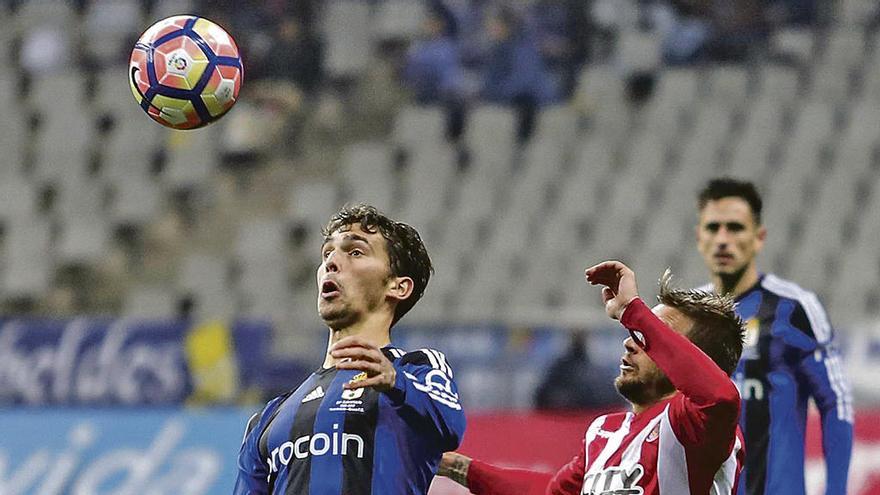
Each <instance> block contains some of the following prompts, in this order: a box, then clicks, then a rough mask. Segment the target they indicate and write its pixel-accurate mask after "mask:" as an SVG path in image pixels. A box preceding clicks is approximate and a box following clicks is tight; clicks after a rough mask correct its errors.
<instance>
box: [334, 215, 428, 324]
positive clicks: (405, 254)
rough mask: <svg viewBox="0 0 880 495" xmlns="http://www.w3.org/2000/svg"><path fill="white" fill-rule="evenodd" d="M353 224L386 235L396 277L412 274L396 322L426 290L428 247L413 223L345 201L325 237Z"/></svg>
mask: <svg viewBox="0 0 880 495" xmlns="http://www.w3.org/2000/svg"><path fill="white" fill-rule="evenodd" d="M353 224H360V227H361V229H363V230H364V231H365V232H369V233H371V234H374V233H376V232H379V233H380V234H382V237H383V238H384V239H385V246H386V248H387V251H388V258H389V262H390V268H391V274H392V275H394V276H396V277H409V278H411V279H412V280H413V291H412V294H411V295H410V296H409V297H408V298H406V299H404V300H403V301H400V303H398V304H397V308H396V309H395V310H394V319H393V320H392V321H391V325H394V324H395V323H397V322H398V321H399V320H400V319H401V318H402V317H403V315H405V314H406V313H407V312H408V311H409V310H410V309H412V307H413V306H415V305H416V303H417V302H418V301H419V299H421V298H422V295H424V293H425V288H426V287H427V286H428V280H429V279H430V278H431V274H432V273H434V267H433V266H432V265H431V258H430V257H429V256H428V250H427V249H425V244H424V242H422V238H421V236H419V233H418V232H417V231H416V229H414V228H413V227H412V226H411V225H408V224H405V223H403V222H396V221H394V220H392V219H390V218H388V217H387V216H385V215H384V214H383V213H381V212H380V211H379V210H377V209H376V208H375V207H373V206H370V205H366V204H362V203H361V204H357V205H353V206H349V205H345V206H343V207H342V208H341V209H340V210H339V211H337V212H336V213H335V214H334V215H333V216H332V217H330V221H329V222H327V225H326V226H325V227H324V228H323V229H322V230H321V233H322V234H323V235H324V237H328V236H330V235H332V234H333V233H334V232H338V231H340V230H345V229H346V228H347V227H350V226H351V225H353Z"/></svg>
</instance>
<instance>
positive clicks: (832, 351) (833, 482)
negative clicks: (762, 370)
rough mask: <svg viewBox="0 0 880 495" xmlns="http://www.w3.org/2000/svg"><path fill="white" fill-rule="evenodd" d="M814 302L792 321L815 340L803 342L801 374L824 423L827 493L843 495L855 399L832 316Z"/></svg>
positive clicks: (796, 312)
mask: <svg viewBox="0 0 880 495" xmlns="http://www.w3.org/2000/svg"><path fill="white" fill-rule="evenodd" d="M810 297H811V298H814V297H815V296H812V295H811V296H810ZM814 303H815V304H810V305H809V307H810V311H809V312H807V311H805V307H804V306H799V307H798V308H797V309H795V310H794V311H793V314H792V316H791V320H790V321H791V323H792V325H793V326H796V327H799V328H800V329H801V330H802V331H803V333H804V334H805V335H804V337H808V336H813V337H814V338H815V340H814V339H813V338H809V342H807V341H805V342H803V343H802V344H804V345H803V346H801V347H802V348H801V349H800V351H801V360H800V363H799V365H798V374H799V375H800V376H799V379H800V380H801V381H802V382H804V383H805V384H806V385H807V387H808V389H809V390H810V395H812V397H813V400H814V402H815V403H816V407H817V408H818V409H819V414H820V416H821V420H822V450H823V453H824V455H825V469H826V483H825V487H826V488H825V493H826V495H838V494H840V495H842V494H845V493H846V482H847V474H848V472H849V463H850V456H851V455H852V446H853V409H852V396H851V392H850V387H849V383H848V382H847V379H846V377H845V376H844V373H843V369H842V367H841V364H840V353H839V351H838V350H837V347H836V346H835V345H834V337H833V331H832V328H831V325H830V323H829V321H828V317H827V316H826V314H825V312H824V310H823V309H822V306H821V305H820V304H819V302H818V299H815V300H814ZM820 327H821V328H820ZM797 344H801V343H800V342H795V341H793V342H791V343H790V344H789V345H797ZM807 344H809V345H807Z"/></svg>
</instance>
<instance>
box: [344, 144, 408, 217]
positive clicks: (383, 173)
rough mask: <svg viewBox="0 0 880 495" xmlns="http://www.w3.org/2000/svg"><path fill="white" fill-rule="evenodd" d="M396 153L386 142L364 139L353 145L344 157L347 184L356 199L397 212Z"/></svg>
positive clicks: (350, 196) (345, 186)
mask: <svg viewBox="0 0 880 495" xmlns="http://www.w3.org/2000/svg"><path fill="white" fill-rule="evenodd" d="M392 165H393V160H392V154H391V149H390V147H389V146H388V145H387V144H385V143H379V142H364V143H358V144H354V145H351V146H349V147H348V148H347V149H346V151H345V153H344V156H343V158H342V164H341V172H342V181H343V187H344V188H345V189H346V193H347V197H348V198H351V200H352V202H364V203H368V204H372V205H373V206H375V207H377V208H379V209H380V210H382V211H385V212H388V213H393V212H394V208H396V207H397V204H396V202H395V194H394V193H395V189H396V188H395V186H396V178H395V176H394V175H393V171H392Z"/></svg>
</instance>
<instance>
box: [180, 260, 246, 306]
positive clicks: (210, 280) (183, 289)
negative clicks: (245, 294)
mask: <svg viewBox="0 0 880 495" xmlns="http://www.w3.org/2000/svg"><path fill="white" fill-rule="evenodd" d="M228 272H229V263H228V261H227V260H226V259H224V258H223V257H220V256H213V255H209V254H202V253H190V254H188V255H186V256H185V257H184V258H183V260H182V262H181V267H180V271H179V272H178V278H177V289H178V291H179V292H180V293H181V294H190V295H192V296H193V297H194V302H195V308H194V311H195V316H197V317H199V318H200V319H204V318H220V319H227V318H230V317H233V316H235V311H236V305H235V301H234V298H233V297H232V294H231V293H230V292H229V289H228V287H229V286H230V284H229V281H228V277H227V274H228Z"/></svg>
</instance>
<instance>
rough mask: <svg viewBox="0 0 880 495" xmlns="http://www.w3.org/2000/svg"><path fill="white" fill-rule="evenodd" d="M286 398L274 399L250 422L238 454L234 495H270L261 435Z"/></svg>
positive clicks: (267, 470) (267, 467) (252, 417)
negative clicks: (261, 446)
mask: <svg viewBox="0 0 880 495" xmlns="http://www.w3.org/2000/svg"><path fill="white" fill-rule="evenodd" d="M285 397H286V396H282V397H278V398H276V399H273V400H272V401H271V402H269V404H267V405H266V407H265V408H264V409H263V412H262V413H257V414H254V415H253V416H251V419H250V420H248V423H247V427H246V428H245V434H244V439H243V440H242V442H241V449H240V450H239V452H238V475H237V477H236V480H235V487H234V488H233V489H232V493H233V495H268V493H269V466H268V465H266V462H265V461H264V460H263V457H262V456H261V455H260V435H262V433H263V430H265V428H266V424H267V423H268V422H269V421H270V420H271V418H272V416H273V414H274V413H275V410H276V409H278V406H279V405H280V404H281V402H283V400H284V398H285Z"/></svg>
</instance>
